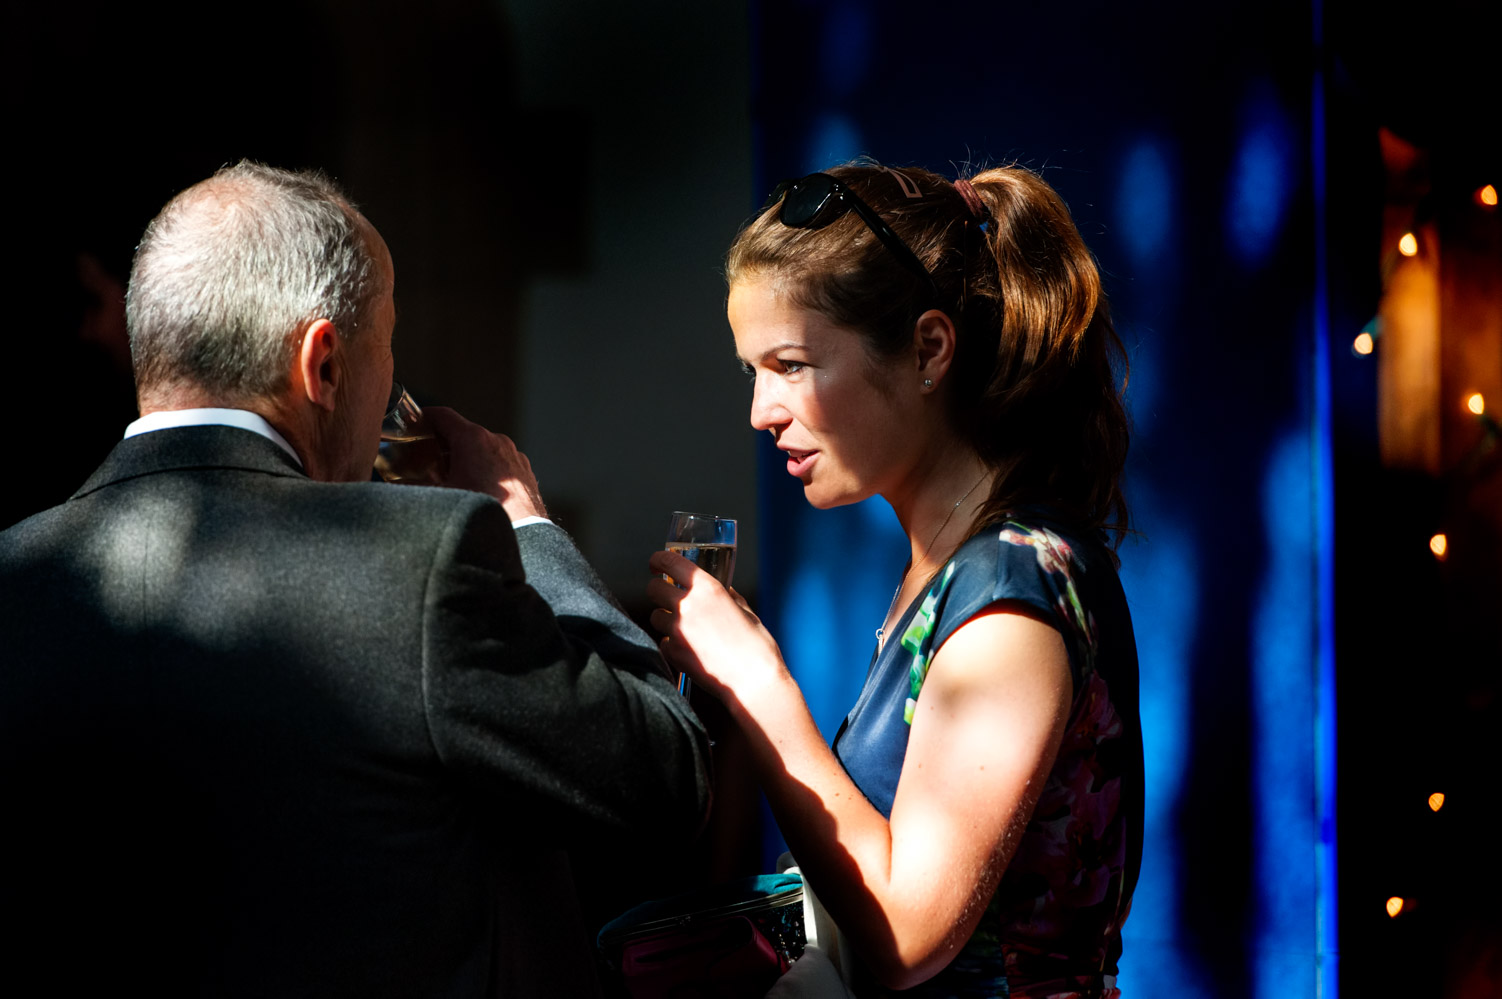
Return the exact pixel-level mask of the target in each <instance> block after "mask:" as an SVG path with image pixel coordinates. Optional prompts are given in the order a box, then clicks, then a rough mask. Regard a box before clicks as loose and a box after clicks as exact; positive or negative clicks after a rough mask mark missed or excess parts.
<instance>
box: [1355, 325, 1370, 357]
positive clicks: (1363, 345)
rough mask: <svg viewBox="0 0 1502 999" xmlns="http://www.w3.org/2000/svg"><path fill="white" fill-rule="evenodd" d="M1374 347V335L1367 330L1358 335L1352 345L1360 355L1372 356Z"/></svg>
mask: <svg viewBox="0 0 1502 999" xmlns="http://www.w3.org/2000/svg"><path fill="white" fill-rule="evenodd" d="M1372 346H1373V345H1372V335H1371V334H1370V333H1368V332H1367V331H1366V330H1362V331H1361V332H1360V333H1358V334H1356V342H1355V343H1353V344H1351V349H1352V350H1354V351H1355V352H1356V353H1358V354H1370V353H1371V352H1372Z"/></svg>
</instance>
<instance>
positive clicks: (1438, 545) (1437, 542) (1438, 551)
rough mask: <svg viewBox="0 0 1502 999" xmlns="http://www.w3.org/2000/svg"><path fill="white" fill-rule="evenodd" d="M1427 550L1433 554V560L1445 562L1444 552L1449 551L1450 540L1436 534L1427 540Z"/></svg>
mask: <svg viewBox="0 0 1502 999" xmlns="http://www.w3.org/2000/svg"><path fill="white" fill-rule="evenodd" d="M1429 550H1430V551H1431V552H1433V553H1434V557H1435V558H1437V559H1439V560H1440V561H1441V562H1443V561H1444V560H1445V552H1447V551H1449V550H1450V539H1449V538H1447V537H1445V536H1444V535H1443V534H1436V535H1435V536H1434V537H1432V538H1430V539H1429Z"/></svg>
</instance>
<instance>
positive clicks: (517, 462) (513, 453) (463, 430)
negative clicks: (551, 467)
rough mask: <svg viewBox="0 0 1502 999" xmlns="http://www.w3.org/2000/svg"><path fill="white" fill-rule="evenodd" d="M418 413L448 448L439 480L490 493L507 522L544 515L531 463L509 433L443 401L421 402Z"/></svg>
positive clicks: (445, 483)
mask: <svg viewBox="0 0 1502 999" xmlns="http://www.w3.org/2000/svg"><path fill="white" fill-rule="evenodd" d="M422 415H423V420H424V421H426V422H429V423H430V424H431V425H432V427H433V432H434V433H436V434H437V435H438V438H439V439H440V440H441V441H443V443H444V445H445V446H446V447H447V448H448V452H449V467H448V474H447V475H445V476H444V479H443V482H441V483H440V485H444V486H448V487H449V488H451V489H469V490H471V491H473V492H477V493H484V494H485V495H487V496H494V497H495V498H496V499H498V500H500V501H501V506H503V507H505V508H506V513H507V515H508V516H510V517H511V519H512V520H513V521H517V520H521V519H522V518H523V517H546V516H547V515H548V511H547V508H546V507H545V506H543V503H542V493H540V492H539V491H538V489H537V478H536V477H535V476H534V475H533V474H532V463H531V462H530V461H528V460H527V456H526V455H524V454H522V453H521V452H520V451H518V450H517V449H516V444H515V442H513V441H512V440H511V438H510V437H507V436H506V435H505V434H493V433H491V432H490V431H489V430H486V429H485V428H484V427H482V426H480V425H479V424H478V423H471V422H470V421H469V420H466V419H465V418H464V417H462V416H460V415H459V414H458V413H456V412H454V411H453V410H452V409H449V408H448V407H446V406H424V407H423V408H422Z"/></svg>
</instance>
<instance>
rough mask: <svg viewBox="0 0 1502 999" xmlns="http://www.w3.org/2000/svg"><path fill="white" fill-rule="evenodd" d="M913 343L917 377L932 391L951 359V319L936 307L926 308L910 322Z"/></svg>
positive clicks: (952, 324) (941, 379)
mask: <svg viewBox="0 0 1502 999" xmlns="http://www.w3.org/2000/svg"><path fill="white" fill-rule="evenodd" d="M913 346H914V347H915V348H916V349H917V356H918V377H919V378H921V379H923V380H924V385H925V387H926V388H928V389H929V390H930V391H932V390H933V389H934V388H937V387H938V384H939V382H941V381H943V379H944V375H945V374H947V373H948V371H949V366H950V365H951V364H953V363H954V346H955V332H954V320H952V319H950V318H949V316H948V315H946V314H945V313H943V312H940V311H939V310H938V309H929V310H928V311H927V312H925V313H923V315H921V316H919V317H918V321H917V322H916V323H915V324H914V325H913ZM930 381H931V382H932V383H933V384H932V385H931V386H930V385H928V382H930Z"/></svg>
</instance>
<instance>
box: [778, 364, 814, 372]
mask: <svg viewBox="0 0 1502 999" xmlns="http://www.w3.org/2000/svg"><path fill="white" fill-rule="evenodd" d="M778 363H780V364H781V365H782V373H783V374H785V375H792V374H797V373H798V372H800V371H802V370H803V369H804V368H805V367H807V365H805V364H804V363H803V362H802V361H779V362H778Z"/></svg>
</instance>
